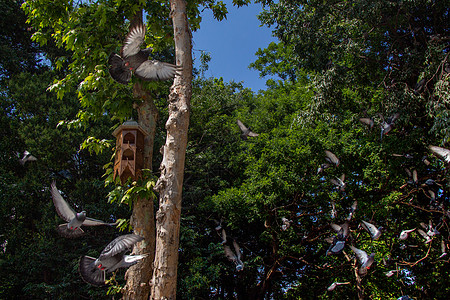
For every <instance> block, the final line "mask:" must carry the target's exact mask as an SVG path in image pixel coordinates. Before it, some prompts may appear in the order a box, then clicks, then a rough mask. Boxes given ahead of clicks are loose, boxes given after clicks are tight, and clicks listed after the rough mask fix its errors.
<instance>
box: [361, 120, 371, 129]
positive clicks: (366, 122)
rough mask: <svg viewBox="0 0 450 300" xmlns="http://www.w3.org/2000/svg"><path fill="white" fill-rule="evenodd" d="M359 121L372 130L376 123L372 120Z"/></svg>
mask: <svg viewBox="0 0 450 300" xmlns="http://www.w3.org/2000/svg"><path fill="white" fill-rule="evenodd" d="M359 121H360V122H361V123H363V124H366V125H368V126H369V128H370V129H372V128H373V125H374V123H373V119H372V118H359Z"/></svg>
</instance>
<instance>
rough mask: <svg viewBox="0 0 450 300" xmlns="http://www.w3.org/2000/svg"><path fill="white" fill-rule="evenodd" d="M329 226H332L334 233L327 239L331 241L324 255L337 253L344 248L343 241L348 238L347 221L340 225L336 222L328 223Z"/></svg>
mask: <svg viewBox="0 0 450 300" xmlns="http://www.w3.org/2000/svg"><path fill="white" fill-rule="evenodd" d="M330 226H331V228H333V230H334V231H336V233H337V234H336V235H335V236H334V237H333V238H332V239H331V240H329V241H330V242H331V245H330V247H329V248H328V250H327V253H326V255H329V254H330V253H331V254H339V253H341V252H342V250H344V246H345V241H346V240H347V238H348V235H349V233H350V230H349V225H348V222H345V223H344V224H342V225H337V224H334V223H332V224H330Z"/></svg>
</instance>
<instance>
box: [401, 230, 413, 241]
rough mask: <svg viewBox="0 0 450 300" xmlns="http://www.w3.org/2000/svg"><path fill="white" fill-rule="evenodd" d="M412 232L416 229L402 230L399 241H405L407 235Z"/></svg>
mask: <svg viewBox="0 0 450 300" xmlns="http://www.w3.org/2000/svg"><path fill="white" fill-rule="evenodd" d="M414 230H416V228H413V229H406V230H403V231H402V232H400V236H399V239H400V240H402V241H404V240H406V239H407V238H408V236H409V234H410V233H411V232H413V231H414Z"/></svg>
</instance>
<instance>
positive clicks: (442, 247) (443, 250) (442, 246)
mask: <svg viewBox="0 0 450 300" xmlns="http://www.w3.org/2000/svg"><path fill="white" fill-rule="evenodd" d="M441 252H442V254H441V256H439V257H438V259H441V258H444V256H447V246H446V245H445V241H444V240H442V241H441Z"/></svg>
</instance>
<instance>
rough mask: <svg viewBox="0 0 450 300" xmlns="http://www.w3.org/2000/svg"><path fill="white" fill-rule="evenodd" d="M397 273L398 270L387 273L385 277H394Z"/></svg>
mask: <svg viewBox="0 0 450 300" xmlns="http://www.w3.org/2000/svg"><path fill="white" fill-rule="evenodd" d="M397 272H398V270H390V271H388V272H385V273H384V275H386V276H387V277H391V276H392V275H394V274H395V273H397Z"/></svg>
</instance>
